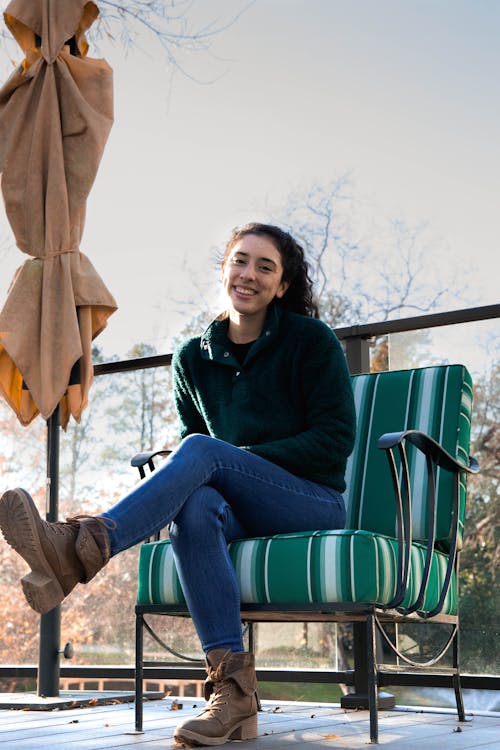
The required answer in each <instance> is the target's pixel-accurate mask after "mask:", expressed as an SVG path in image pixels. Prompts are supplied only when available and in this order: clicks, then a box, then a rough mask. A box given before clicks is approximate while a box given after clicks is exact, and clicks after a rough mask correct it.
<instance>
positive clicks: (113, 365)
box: [94, 304, 500, 376]
mask: <svg viewBox="0 0 500 750" xmlns="http://www.w3.org/2000/svg"><path fill="white" fill-rule="evenodd" d="M494 318H500V304H499V305H484V306H482V307H469V308H465V309H462V310H451V311H448V312H443V313H432V314H430V315H417V316H415V317H412V318H400V319H398V320H385V321H381V322H380V323H365V324H363V325H354V326H346V327H343V328H336V329H335V333H336V334H337V336H338V337H339V339H341V340H345V339H353V338H362V339H368V338H374V337H375V338H376V337H377V336H384V335H386V334H389V333H403V332H404V331H416V330H420V329H425V328H436V327H439V326H447V325H457V324H459V323H474V322H478V321H480V320H492V319H494ZM171 363H172V354H155V355H153V356H150V357H135V358H132V359H121V360H116V362H103V363H100V364H96V365H94V375H95V376H98V375H112V374H115V373H119V372H133V371H135V370H147V369H151V368H152V367H166V366H169V365H170V364H171Z"/></svg>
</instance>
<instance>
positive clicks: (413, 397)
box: [345, 365, 472, 549]
mask: <svg viewBox="0 0 500 750" xmlns="http://www.w3.org/2000/svg"><path fill="white" fill-rule="evenodd" d="M352 386H353V391H354V399H355V403H356V413H357V422H358V425H357V438H356V445H355V448H354V451H353V453H352V455H351V457H350V459H349V462H348V465H347V473H346V481H347V490H346V493H345V500H346V505H347V523H346V528H348V529H363V530H366V531H374V532H377V533H381V534H387V535H389V536H394V535H395V529H396V526H395V513H394V508H395V505H394V501H393V498H394V490H393V487H392V480H391V476H390V472H389V464H388V461H387V457H386V455H385V452H384V451H382V450H380V449H379V448H377V446H376V443H377V439H378V438H379V437H380V436H381V435H382V434H384V433H386V432H400V431H402V430H408V429H415V430H421V431H422V432H425V433H427V434H428V435H430V436H431V437H432V438H434V439H435V440H436V441H437V442H439V443H440V444H441V445H442V446H443V447H444V448H445V449H446V450H447V451H448V453H450V454H451V455H452V456H454V457H455V458H457V459H459V460H461V461H462V462H464V463H467V462H468V456H469V442H470V420H471V408H472V380H471V377H470V375H469V373H468V371H467V369H466V368H465V367H464V366H463V365H441V366H437V367H424V368H420V369H413V370H401V371H393V372H383V373H370V374H367V375H353V376H352ZM407 452H408V460H409V468H410V481H411V485H412V524H413V540H414V541H424V540H425V539H426V538H427V518H428V513H427V473H426V464H425V457H424V456H423V454H422V453H421V452H419V451H417V449H415V448H414V447H413V446H411V445H410V446H407ZM453 481H454V479H453V475H452V474H451V473H450V472H448V471H445V470H444V469H440V468H438V469H437V472H436V484H437V498H438V509H437V529H436V539H437V540H438V542H439V546H440V547H441V548H443V549H446V548H447V545H448V542H449V539H450V527H451V514H452V507H453ZM465 491H466V480H465V473H464V474H463V475H462V477H461V488H460V513H459V540H460V539H461V535H462V529H463V518H464V513H465Z"/></svg>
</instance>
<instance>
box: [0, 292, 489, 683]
mask: <svg viewBox="0 0 500 750" xmlns="http://www.w3.org/2000/svg"><path fill="white" fill-rule="evenodd" d="M498 318H500V304H497V305H487V306H483V307H474V308H466V309H461V310H453V311H449V312H444V313H434V314H428V315H420V316H415V317H411V318H404V319H398V320H388V321H382V322H378V323H367V324H364V325H354V326H347V327H342V328H337V329H336V331H335V332H336V334H337V336H338V338H339V339H340V340H341V341H343V342H344V345H345V351H346V357H347V361H348V365H349V369H350V371H351V373H352V374H358V373H361V372H368V371H369V370H370V345H371V342H373V341H374V340H375V339H377V338H380V337H382V336H386V335H390V334H394V333H403V332H409V331H418V330H424V329H430V328H436V327H440V326H450V325H457V324H463V323H472V322H478V321H485V320H492V319H498ZM171 361H172V355H171V354H163V355H153V356H148V357H139V358H134V359H126V360H119V361H115V362H106V363H103V364H97V365H95V366H94V375H95V376H96V377H98V376H101V375H112V374H117V373H124V372H131V371H138V370H144V369H150V368H155V367H164V366H168V365H170V364H171ZM56 424H57V423H56ZM49 431H50V425H49ZM54 431H55V432H57V431H58V428H57V430H54V429H53V432H54ZM55 440H56V442H57V441H58V437H55ZM49 442H50V440H49ZM53 460H54V448H52V449H51V448H50V446H49V450H48V462H49V463H50V461H53ZM49 476H50V469H49ZM57 609H58V608H56V611H53V612H52V613H49V616H48V617H47V616H45V615H44V616H43V617H42V621H43V618H44V617H45V618H47V619H46V620H45V621H44V622H43V623H42V627H41V642H40V651H41V652H43V654H42V656H43V658H41V660H40V663H39V668H38V670H37V668H36V667H35V666H30V665H4V666H2V665H0V678H7V679H9V678H10V679H20V678H26V677H29V678H33V677H35V676H36V675H37V671H38V677H39V680H40V674H39V673H40V671H42V670H43V671H44V672H45V673H46V675H47V676H46V679H45V683H46V684H47V685H49V686H50V687H49V689H48V690H49V691H47V689H45V692H43V693H40V694H44V695H57V694H58V693H57V692H50V690H52V691H54V689H55V684H56V682H58V679H59V676H61V677H62V676H64V677H67V678H75V679H81V678H82V677H85V678H86V679H97V678H99V677H106V678H109V679H131V678H132V677H133V672H134V670H133V668H132V667H130V666H127V665H123V666H113V667H108V666H106V667H104V666H99V665H96V666H81V665H80V666H77V665H70V664H67V665H65V666H63V667H61V666H60V665H59V654H60V647H59V640H60V635H59V633H60V619H59V618H60V614H59V613H58V611H57ZM336 676H338V677H342V679H341V680H336V681H337V682H339V681H340V682H344V683H345V684H347V685H351V684H353V677H352V673H350V672H349V671H347V672H345V673H336ZM258 677H259V679H261V680H266V679H267V680H272V681H278V682H279V681H284V682H293V681H294V680H296V681H300V682H326V681H331V679H332V673H331V672H330V671H322V670H294V669H263V670H258ZM160 678H161V679H166V678H171V679H203V678H204V671H203V670H202V669H201V668H196V667H192V666H188V665H186V666H175V667H174V666H166V667H165V666H163V667H148V668H146V669H145V679H160ZM412 680H413V681H412ZM414 680H415V675H410V674H406V673H404V672H403V673H399V674H398V675H396V674H395V675H394V676H393V677H391V684H392V685H407V684H415V682H414ZM418 681H419V684H420V685H421V686H428V687H440V686H441V683H440V678H439V675H438V676H436V675H425V674H420V675H419V676H418ZM462 683H463V687H464V688H474V689H484V690H498V689H500V676H495V675H464V676H463V680H462Z"/></svg>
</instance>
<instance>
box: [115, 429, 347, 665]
mask: <svg viewBox="0 0 500 750" xmlns="http://www.w3.org/2000/svg"><path fill="white" fill-rule="evenodd" d="M103 516H106V517H108V518H111V519H112V520H113V521H115V523H116V529H115V530H113V531H110V532H109V536H110V542H111V554H112V555H116V554H117V553H118V552H121V551H122V550H124V549H128V548H129V547H132V546H133V545H134V544H137V543H138V542H141V541H143V540H144V539H145V538H146V537H148V536H151V535H152V534H154V533H155V532H157V531H159V530H160V529H162V528H164V527H166V526H168V525H170V539H171V542H172V547H173V552H174V559H175V563H176V567H177V571H178V573H179V578H180V581H181V585H182V589H183V592H184V596H185V598H186V602H187V605H188V608H189V611H190V614H191V617H192V619H193V622H194V625H195V627H196V631H197V633H198V636H199V638H200V641H201V644H202V647H203V649H204V651H205V652H208V651H210V650H211V649H214V648H227V649H230V650H232V651H243V642H242V633H241V621H240V595H239V588H238V583H237V580H236V575H235V572H234V568H233V566H232V564H231V560H230V557H229V553H228V549H227V545H228V542H230V541H232V540H234V539H242V538H245V537H253V536H267V535H270V534H280V533H289V532H294V531H314V530H317V529H342V528H344V524H345V507H344V501H343V498H342V495H341V494H340V493H339V492H337V491H336V490H334V489H333V488H332V487H326V486H324V485H321V484H316V483H314V482H311V481H309V480H307V479H300V478H298V477H296V476H294V475H293V474H290V473H289V472H288V471H286V470H285V469H282V468H281V467H279V466H276V465H275V464H273V463H271V462H270V461H267V460H266V459H264V458H261V457H260V456H256V455H255V454H253V453H250V452H249V451H246V450H244V449H242V448H236V447H234V446H233V445H230V444H229V443H225V442H223V441H221V440H217V439H215V438H212V437H208V436H206V435H190V436H189V437H187V438H184V440H182V442H181V443H180V444H179V446H178V447H177V448H176V450H175V451H173V452H172V453H171V454H170V456H169V457H168V458H167V459H166V460H165V461H163V462H162V463H161V464H160V466H159V468H158V469H157V470H156V471H155V472H154V473H153V474H151V475H149V476H148V477H147V479H145V480H143V481H142V482H140V483H139V484H138V485H137V487H136V488H134V490H132V492H130V493H129V494H128V495H127V496H126V497H125V498H123V499H122V500H121V501H120V502H119V503H117V504H116V505H115V506H114V507H113V508H111V510H109V511H108V512H106V513H103Z"/></svg>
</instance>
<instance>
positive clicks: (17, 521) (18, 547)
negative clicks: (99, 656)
mask: <svg viewBox="0 0 500 750" xmlns="http://www.w3.org/2000/svg"><path fill="white" fill-rule="evenodd" d="M37 518H39V513H38V510H37V507H36V505H35V503H34V502H33V500H32V498H31V496H30V495H29V494H28V493H27V492H26V490H22V489H15V490H8V491H7V492H5V493H4V494H3V496H2V500H1V502H0V529H1V530H2V533H3V535H4V537H5V541H6V542H7V544H9V545H10V546H11V547H12V549H14V550H15V551H16V552H17V553H18V554H19V555H21V557H22V558H23V560H25V561H26V562H27V564H28V565H29V566H30V568H31V571H30V572H29V573H28V574H27V575H25V576H23V578H22V579H21V585H22V587H23V592H24V596H25V597H26V601H27V602H28V604H29V605H30V607H31V608H32V609H34V610H35V612H38V613H39V614H45V613H46V612H49V611H50V610H51V609H54V607H56V606H57V605H58V604H60V603H61V602H62V600H63V599H64V592H63V590H62V588H61V585H60V583H59V581H58V580H57V578H56V577H55V575H54V571H53V570H52V568H51V567H50V565H49V563H48V562H47V559H46V557H45V555H44V552H43V549H42V545H41V542H40V537H39V535H38V530H37V523H36V519H37Z"/></svg>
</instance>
